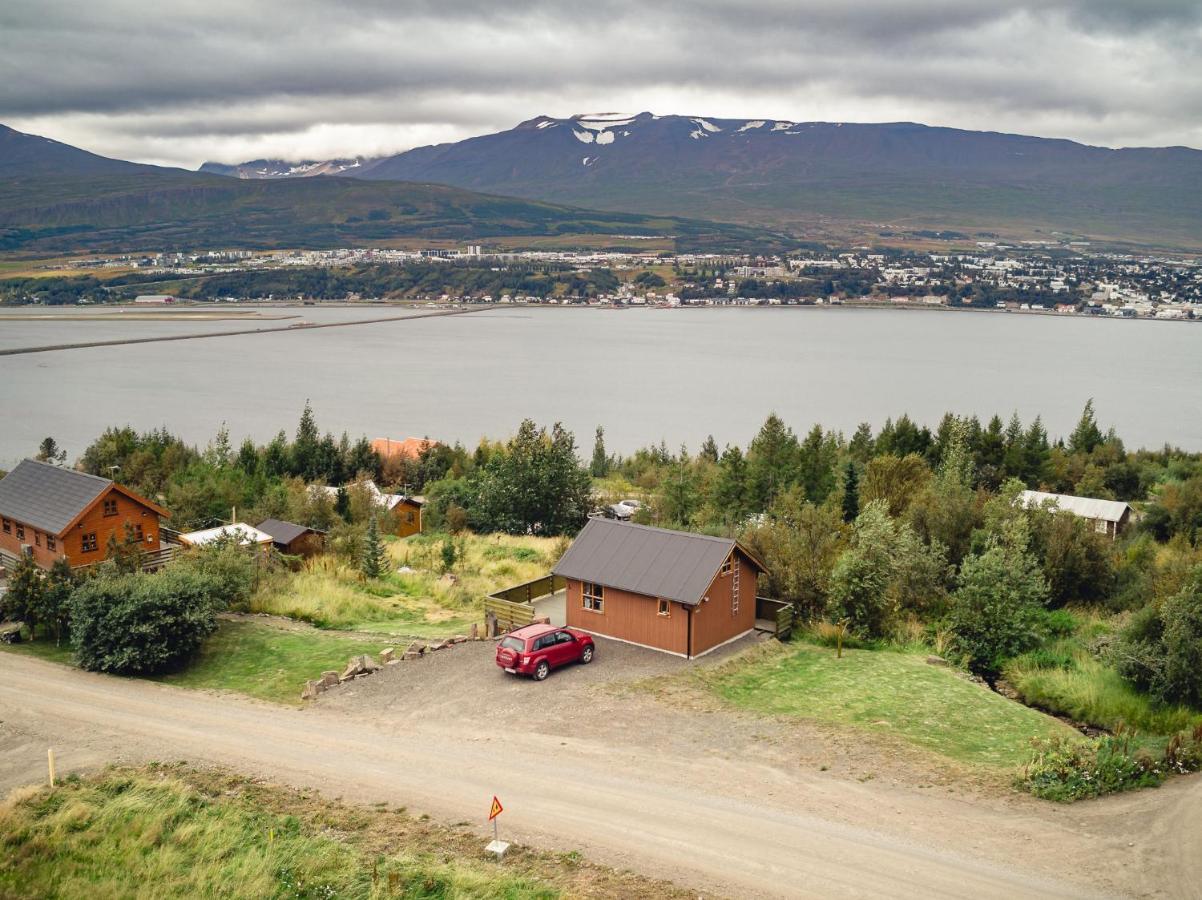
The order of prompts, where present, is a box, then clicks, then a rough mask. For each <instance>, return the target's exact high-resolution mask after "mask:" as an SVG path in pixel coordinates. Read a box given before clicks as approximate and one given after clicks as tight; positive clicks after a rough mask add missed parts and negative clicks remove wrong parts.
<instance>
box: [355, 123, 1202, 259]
mask: <svg viewBox="0 0 1202 900" xmlns="http://www.w3.org/2000/svg"><path fill="white" fill-rule="evenodd" d="M347 174H353V175H354V176H355V177H358V178H366V179H403V180H417V181H431V182H436V183H440V184H449V185H455V186H458V187H463V188H468V189H471V190H479V191H489V192H497V193H503V194H509V195H513V196H518V197H527V198H537V199H541V200H547V201H551V202H556V203H570V204H579V205H584V206H590V207H595V208H602V209H623V210H629V211H637V212H644V213H654V214H662V215H683V216H698V217H707V218H718V219H723V220H733V221H741V222H748V223H756V224H761V225H771V226H787V227H790V228H792V229H794V230H802V229H804V230H810V231H811V233H818V234H821V233H822V232H823V231H826V230H829V231H833V232H839V231H840V230H846V229H848V228H850V229H851V230H852V231H855V232H857V233H869V234H874V233H881V232H882V231H884V232H890V231H895V230H896V231H900V232H903V233H904V232H914V231H919V230H923V229H938V230H955V231H961V232H965V233H967V234H969V235H980V234H982V233H988V234H992V233H995V232H997V233H1002V234H1007V235H1011V236H1024V237H1027V236H1033V235H1035V234H1037V233H1044V234H1045V235H1046V234H1047V233H1048V232H1051V231H1059V232H1067V233H1070V234H1076V235H1081V236H1085V237H1092V238H1098V239H1111V240H1120V241H1132V242H1136V243H1143V244H1168V245H1180V246H1194V247H1196V246H1202V199H1200V198H1202V152H1200V151H1197V150H1190V149H1186V148H1181V147H1175V148H1164V149H1122V150H1111V149H1106V148H1101V147H1091V146H1086V145H1084V144H1079V143H1075V142H1072V141H1066V140H1050V139H1046V138H1038V137H1025V136H1021V135H1011V134H997V133H992V132H974V131H962V130H957V129H953V128H932V127H927V126H924V125H916V124H913V123H905V122H903V123H890V124H852V123H827V122H792V121H782V120H748V119H712V118H711V119H706V118H700V117H688V116H654V115H652V114H650V113H640V114H638V115H618V114H602V115H595V116H574V117H572V118H570V119H554V118H550V117H547V116H540V117H537V118H534V119H530V120H529V121H526V122H523V123H521V124H520V125H518V126H517V127H516V128H513V129H511V130H509V131H503V132H500V133H497V134H491V135H485V136H482V137H476V138H471V139H468V140H465V141H460V142H458V143H453V144H442V145H438V146H431V147H421V148H417V149H415V150H411V151H408V152H406V153H401V154H398V155H396V156H391V157H387V158H383V159H378V160H374V161H370V160H369V161H365V162H364V164H363V165H362V166H360V167H358V168H356V169H355V170H354V172H353V173H351V172H348V173H347ZM814 229H816V231H814Z"/></svg>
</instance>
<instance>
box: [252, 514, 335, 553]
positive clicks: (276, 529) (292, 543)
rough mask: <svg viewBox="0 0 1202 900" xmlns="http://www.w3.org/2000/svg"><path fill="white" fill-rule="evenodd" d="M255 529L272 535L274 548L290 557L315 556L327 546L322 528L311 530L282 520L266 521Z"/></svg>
mask: <svg viewBox="0 0 1202 900" xmlns="http://www.w3.org/2000/svg"><path fill="white" fill-rule="evenodd" d="M255 527H256V528H258V529H259V531H262V532H263V533H264V534H269V535H271V543H272V546H273V547H275V549H277V550H279V551H280V552H281V553H287V554H288V555H289V556H305V557H309V556H314V555H316V554H318V553H320V552H321V551H322V548H323V547H324V546H325V540H326V533H325V532H324V531H322V530H321V529H320V528H309V527H308V526H307V525H297V524H296V523H295V522H285V521H283V520H282V519H264V520H263V521H262V522H260V523H259V524H258V525H256V526H255Z"/></svg>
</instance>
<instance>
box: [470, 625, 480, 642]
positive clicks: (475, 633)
mask: <svg viewBox="0 0 1202 900" xmlns="http://www.w3.org/2000/svg"><path fill="white" fill-rule="evenodd" d="M467 636H468V640H472V641H475V640H479V638H480V626H479V625H478V624H476V623H475V622H473V623H472V628H471V630H470V631H469V632H468V633H467Z"/></svg>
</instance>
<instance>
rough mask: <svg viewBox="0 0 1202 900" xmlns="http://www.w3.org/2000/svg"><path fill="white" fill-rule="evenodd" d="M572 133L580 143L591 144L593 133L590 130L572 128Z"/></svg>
mask: <svg viewBox="0 0 1202 900" xmlns="http://www.w3.org/2000/svg"><path fill="white" fill-rule="evenodd" d="M572 134H574V135H576V140H578V141H580V143H582V144H591V143H592V142H593V133H592V132H591V131H577V130H576V129H575V128H573V129H572Z"/></svg>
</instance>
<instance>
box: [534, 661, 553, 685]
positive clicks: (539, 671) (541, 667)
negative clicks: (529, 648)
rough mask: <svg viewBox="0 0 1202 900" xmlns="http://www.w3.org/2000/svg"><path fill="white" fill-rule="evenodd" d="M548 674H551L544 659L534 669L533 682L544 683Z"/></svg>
mask: <svg viewBox="0 0 1202 900" xmlns="http://www.w3.org/2000/svg"><path fill="white" fill-rule="evenodd" d="M550 674H551V667H550V666H549V665H547V661H546V660H545V659H544V660H543V661H542V662H540V663H539V664H538V665H537V666H535V667H534V680H535V681H546V679H547V676H548V675H550Z"/></svg>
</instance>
